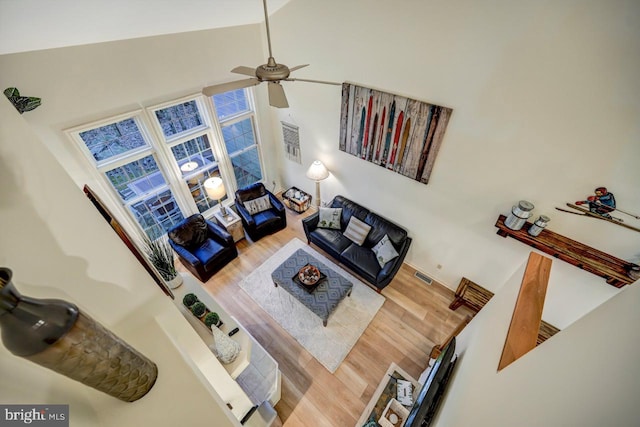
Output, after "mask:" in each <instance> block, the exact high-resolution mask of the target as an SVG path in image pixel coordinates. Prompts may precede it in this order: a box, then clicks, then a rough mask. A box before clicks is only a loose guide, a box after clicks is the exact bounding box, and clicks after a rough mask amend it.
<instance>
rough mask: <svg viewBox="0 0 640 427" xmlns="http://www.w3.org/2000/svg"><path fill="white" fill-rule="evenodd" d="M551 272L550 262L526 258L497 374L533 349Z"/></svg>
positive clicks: (535, 254) (543, 258)
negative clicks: (525, 265)
mask: <svg viewBox="0 0 640 427" xmlns="http://www.w3.org/2000/svg"><path fill="white" fill-rule="evenodd" d="M550 272H551V259H550V258H547V257H544V256H542V255H539V254H537V253H534V252H531V253H530V254H529V261H528V262H527V267H526V269H525V272H524V276H523V277H522V284H521V286H520V292H519V293H518V299H517V301H516V305H515V308H514V310H513V317H512V318H511V324H510V325H509V332H508V333H507V339H506V341H505V343H504V348H503V349H502V357H501V358H500V363H499V364H498V371H500V370H502V369H503V368H505V367H506V366H508V365H509V364H511V363H513V362H515V361H516V360H517V359H518V358H520V357H522V356H523V355H525V354H526V353H527V352H529V351H530V350H532V349H533V348H535V346H536V342H537V339H538V331H539V329H540V322H541V321H542V308H543V307H544V299H545V295H546V293H547V285H548V283H549V274H550Z"/></svg>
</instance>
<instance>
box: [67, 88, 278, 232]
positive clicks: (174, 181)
mask: <svg viewBox="0 0 640 427" xmlns="http://www.w3.org/2000/svg"><path fill="white" fill-rule="evenodd" d="M243 90H244V93H245V96H246V99H247V103H248V111H245V112H241V113H237V114H234V115H233V116H229V117H226V118H225V119H224V120H220V119H219V117H218V114H217V111H216V108H215V103H214V101H213V97H208V96H204V95H203V94H200V93H197V94H192V95H188V96H184V97H181V98H177V99H172V100H169V101H166V102H162V103H159V104H155V105H151V106H148V107H143V108H141V109H136V110H133V111H129V112H126V113H122V114H117V115H113V116H110V117H106V118H103V119H100V120H96V121H92V122H88V123H85V124H82V125H79V126H76V127H73V128H70V129H66V130H64V131H63V132H64V133H65V134H67V136H68V137H69V138H70V139H71V140H72V141H73V142H74V144H73V145H74V146H76V148H77V149H78V150H79V151H80V152H81V153H82V156H81V157H83V158H85V159H86V161H87V162H88V164H87V166H89V165H90V167H87V168H84V169H85V170H86V172H87V174H88V175H90V176H92V177H94V178H95V179H96V181H98V182H99V183H100V185H101V186H104V187H106V188H107V190H106V191H107V192H108V193H107V200H109V201H110V202H111V203H113V206H116V207H117V209H122V210H124V211H125V213H124V217H125V218H126V220H125V221H124V222H125V223H126V222H127V221H128V222H130V223H131V224H130V226H131V227H132V230H135V231H136V234H139V235H140V236H146V235H147V233H146V231H145V229H144V228H143V225H142V224H141V223H140V222H138V220H137V218H136V217H135V215H134V214H133V212H132V206H133V205H135V204H137V203H139V202H140V201H144V200H145V199H147V198H149V197H150V196H152V195H159V194H160V193H162V192H164V191H166V190H169V191H170V192H171V194H172V196H173V198H174V199H175V202H176V203H177V205H178V208H179V210H180V212H181V213H182V215H183V216H184V217H185V218H186V217H188V216H189V215H192V214H194V213H201V214H202V215H203V216H205V218H211V217H213V214H214V212H215V211H216V210H218V209H220V207H219V206H218V201H215V203H213V204H211V206H210V207H209V209H207V210H206V211H204V212H200V211H199V208H198V206H197V204H196V201H195V200H194V197H193V195H192V193H191V190H190V188H189V185H188V183H187V181H188V179H189V175H186V174H185V176H183V175H182V171H181V170H180V167H179V166H178V161H177V160H176V159H175V156H174V154H173V152H172V150H171V149H172V147H175V146H177V145H180V144H183V143H185V142H188V141H190V140H192V139H195V138H198V137H200V136H206V138H207V140H208V142H209V146H210V147H211V151H212V153H213V156H214V159H215V162H214V163H215V164H214V165H213V166H211V167H209V168H206V169H203V168H198V169H196V170H194V171H193V176H192V177H191V178H193V177H195V176H197V175H198V174H201V173H203V171H205V172H206V171H214V170H217V171H218V173H219V175H220V177H221V178H222V179H223V181H224V183H225V188H226V192H227V195H226V196H225V199H223V205H225V206H227V207H228V206H229V205H232V204H234V203H235V200H234V199H235V197H234V194H235V191H236V190H237V189H238V184H237V181H236V176H235V170H234V168H233V163H232V159H233V158H235V157H236V156H238V155H241V154H243V153H245V152H247V151H250V150H254V149H255V150H256V154H257V157H258V161H259V166H260V174H261V179H260V180H258V181H256V182H263V183H264V182H265V181H266V178H265V171H266V168H265V165H264V159H263V155H262V147H261V145H262V144H261V139H260V132H259V124H258V118H257V110H256V104H255V97H254V92H253V88H244V89H243ZM190 101H195V103H196V106H197V108H198V112H199V114H200V119H201V121H202V124H201V125H199V126H197V127H195V128H192V129H188V130H186V131H183V132H180V133H177V134H175V135H171V136H169V137H166V136H165V134H164V132H163V129H162V125H161V123H160V120H159V119H158V118H157V116H156V112H157V111H158V110H162V109H166V108H168V107H172V106H176V105H180V104H183V103H186V102H190ZM246 118H250V122H251V126H252V131H253V136H254V144H253V145H251V146H249V147H245V148H243V149H242V150H239V151H235V152H233V153H232V154H231V153H229V152H228V151H227V148H226V144H225V141H224V137H223V134H222V129H223V127H225V126H230V125H233V124H235V123H238V122H240V121H242V120H244V119H246ZM127 119H133V120H134V122H135V124H136V126H137V128H138V130H139V132H140V134H141V135H142V137H143V139H144V142H145V145H144V146H143V147H139V148H136V149H133V150H130V151H128V152H126V153H120V154H117V155H115V156H113V157H111V158H108V159H105V160H102V161H99V160H97V159H96V158H95V157H94V156H93V154H92V153H91V150H90V149H89V148H88V147H87V145H86V143H85V141H84V140H83V139H82V137H81V136H80V134H81V133H82V132H86V131H89V130H92V129H97V128H100V127H104V126H107V125H110V124H115V123H118V122H121V121H123V120H127ZM149 155H151V156H153V158H154V161H155V162H156V164H157V166H158V171H159V172H160V173H162V176H163V178H164V181H165V183H164V185H163V186H162V187H160V188H158V189H156V190H154V191H151V192H146V193H145V194H141V195H136V196H135V197H133V198H132V199H131V200H124V199H123V198H122V197H121V194H120V193H119V192H118V190H117V189H116V188H115V187H114V185H113V184H112V182H111V181H110V179H109V177H108V176H107V172H109V171H111V170H113V169H115V168H118V167H121V166H124V165H127V164H129V163H131V162H134V161H138V160H141V159H143V158H145V157H146V156H149ZM205 197H206V196H205ZM155 219H156V220H157V218H155ZM158 223H159V224H160V222H159V221H158ZM163 236H166V231H165V233H164V234H163V235H161V236H160V238H163Z"/></svg>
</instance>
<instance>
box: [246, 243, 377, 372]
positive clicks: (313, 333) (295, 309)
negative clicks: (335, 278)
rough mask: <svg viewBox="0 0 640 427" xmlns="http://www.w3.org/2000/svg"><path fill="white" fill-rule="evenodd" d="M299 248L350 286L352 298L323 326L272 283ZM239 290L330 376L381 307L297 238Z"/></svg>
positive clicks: (356, 282) (363, 288)
mask: <svg viewBox="0 0 640 427" xmlns="http://www.w3.org/2000/svg"><path fill="white" fill-rule="evenodd" d="M298 249H303V250H305V251H307V252H308V253H310V254H311V255H313V256H314V257H316V258H317V259H318V260H319V261H321V262H322V263H324V264H326V265H327V266H329V267H331V268H332V269H333V270H334V271H336V272H337V273H338V274H340V275H341V276H343V277H345V278H346V279H348V280H349V281H351V282H352V283H353V290H352V292H351V296H350V297H346V298H345V299H344V300H342V301H341V302H340V304H339V305H338V307H337V308H336V309H335V311H334V312H333V313H332V314H331V316H329V321H328V323H327V326H326V327H325V326H322V320H320V318H319V317H318V316H316V315H315V314H313V313H312V312H311V311H310V310H309V309H308V308H307V307H305V306H304V305H302V303H300V302H299V301H298V300H297V299H295V298H294V297H292V296H291V295H290V294H289V293H288V292H287V291H285V290H284V289H282V288H281V287H277V288H276V287H275V286H274V284H273V281H272V280H271V272H272V271H273V270H275V269H276V268H277V267H278V266H279V265H280V264H282V263H283V262H284V260H286V259H287V258H288V257H289V256H291V255H292V254H293V253H294V252H295V251H296V250H298ZM240 288H241V289H242V290H244V291H245V292H246V293H247V294H249V296H251V298H252V299H253V300H254V301H255V302H256V303H258V305H259V306H260V307H262V308H263V309H264V310H265V311H266V312H267V313H269V315H270V316H271V317H273V319H274V320H275V321H276V322H278V323H279V324H280V326H282V327H283V328H284V329H285V330H286V331H287V332H289V333H290V334H291V336H293V337H294V338H295V339H296V341H298V342H299V343H300V344H301V345H302V346H303V347H304V348H305V349H307V351H308V352H309V353H311V355H313V357H315V358H316V359H317V360H318V362H320V363H321V364H322V366H324V367H325V368H327V370H329V372H331V373H333V372H335V371H336V369H338V367H339V366H340V364H341V363H342V361H343V360H344V358H345V357H347V354H349V352H350V351H351V349H352V348H353V346H354V345H355V344H356V342H357V341H358V338H360V336H361V335H362V333H363V332H364V330H365V329H366V328H367V326H368V325H369V323H370V322H371V320H372V319H373V317H374V316H375V315H376V313H377V312H378V310H379V309H380V307H382V304H384V297H383V296H382V295H380V294H378V293H376V292H375V291H374V290H372V289H371V288H369V287H368V286H367V285H365V284H364V283H362V282H361V281H360V280H358V279H356V278H355V277H354V276H353V275H351V274H349V273H348V272H346V271H345V270H344V269H342V268H341V267H339V266H337V265H336V264H335V263H333V262H332V261H331V260H329V259H328V258H326V257H325V256H323V255H321V254H319V253H318V252H317V251H315V250H314V249H313V248H311V247H310V246H309V245H307V244H306V243H304V242H302V241H301V240H300V239H293V240H292V241H290V242H289V243H287V244H286V245H285V246H283V247H282V248H281V249H280V250H278V252H276V253H275V254H273V255H272V256H271V258H269V259H268V260H266V261H265V262H264V263H263V264H262V265H261V266H260V267H258V268H257V269H256V270H254V271H253V272H252V273H251V274H250V275H249V276H247V277H246V278H245V279H244V280H243V281H242V282H241V283H240Z"/></svg>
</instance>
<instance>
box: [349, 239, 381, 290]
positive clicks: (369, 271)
mask: <svg viewBox="0 0 640 427" xmlns="http://www.w3.org/2000/svg"><path fill="white" fill-rule="evenodd" d="M341 257H342V260H343V262H344V263H345V264H349V265H352V266H354V267H355V269H356V271H357V272H358V273H360V274H361V275H363V276H365V278H366V279H367V280H369V281H374V282H375V280H376V277H377V276H378V273H379V272H380V264H378V260H377V259H376V255H375V254H374V253H373V251H372V250H371V249H368V248H365V247H362V246H358V245H355V244H351V245H350V246H349V247H348V248H347V249H345V250H344V251H343V252H342V254H341ZM358 270H360V271H358Z"/></svg>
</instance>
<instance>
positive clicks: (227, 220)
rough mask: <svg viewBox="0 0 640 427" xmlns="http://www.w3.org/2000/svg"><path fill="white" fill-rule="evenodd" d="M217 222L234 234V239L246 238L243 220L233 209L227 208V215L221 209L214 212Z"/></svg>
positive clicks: (235, 240)
mask: <svg viewBox="0 0 640 427" xmlns="http://www.w3.org/2000/svg"><path fill="white" fill-rule="evenodd" d="M213 216H214V218H215V220H216V222H217V223H218V224H219V225H220V226H221V227H223V228H224V229H225V230H227V231H228V232H229V234H231V236H233V241H234V242H237V241H239V240H242V239H244V228H242V221H241V220H240V217H239V216H238V214H237V213H235V211H234V210H233V209H230V208H227V216H223V215H222V214H221V213H220V211H216V212H215V213H214V214H213Z"/></svg>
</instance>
